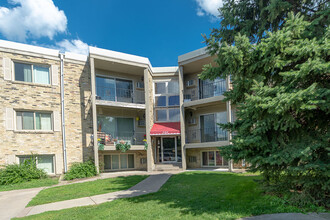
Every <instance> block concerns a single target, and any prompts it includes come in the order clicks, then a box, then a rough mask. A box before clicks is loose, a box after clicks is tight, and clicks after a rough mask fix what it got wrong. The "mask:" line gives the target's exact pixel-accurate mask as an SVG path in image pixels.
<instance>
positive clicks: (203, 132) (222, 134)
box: [186, 127, 228, 144]
mask: <svg viewBox="0 0 330 220" xmlns="http://www.w3.org/2000/svg"><path fill="white" fill-rule="evenodd" d="M227 140H228V135H227V131H226V130H222V129H220V128H215V127H210V128H202V129H190V130H187V131H186V143H188V144H190V143H205V142H214V141H227Z"/></svg>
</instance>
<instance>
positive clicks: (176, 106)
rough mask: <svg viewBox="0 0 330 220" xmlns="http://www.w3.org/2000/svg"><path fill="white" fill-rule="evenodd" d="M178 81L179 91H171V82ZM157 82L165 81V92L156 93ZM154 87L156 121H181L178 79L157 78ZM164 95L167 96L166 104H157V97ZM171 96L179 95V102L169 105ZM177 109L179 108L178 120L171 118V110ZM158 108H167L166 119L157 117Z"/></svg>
mask: <svg viewBox="0 0 330 220" xmlns="http://www.w3.org/2000/svg"><path fill="white" fill-rule="evenodd" d="M171 82H176V83H177V88H178V92H177V93H172V92H171V93H169V83H171ZM157 83H165V93H156V84H157ZM153 88H154V110H155V114H154V119H155V121H156V122H179V121H180V86H179V80H178V79H168V80H156V81H154V82H153ZM161 96H164V97H165V106H157V105H156V104H157V103H156V100H157V98H159V97H161ZM171 96H178V97H179V103H178V104H177V105H169V98H170V97H171ZM173 109H177V110H179V119H178V120H170V110H173ZM157 110H165V111H166V120H158V118H157Z"/></svg>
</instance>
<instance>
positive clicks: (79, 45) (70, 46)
mask: <svg viewBox="0 0 330 220" xmlns="http://www.w3.org/2000/svg"><path fill="white" fill-rule="evenodd" d="M56 45H57V46H58V47H59V49H60V50H64V51H68V52H72V53H78V54H84V55H88V44H86V43H84V42H82V41H81V40H79V39H77V40H68V39H65V40H63V41H61V42H58V43H56Z"/></svg>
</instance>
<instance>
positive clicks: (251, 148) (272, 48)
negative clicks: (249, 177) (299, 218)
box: [201, 0, 330, 205]
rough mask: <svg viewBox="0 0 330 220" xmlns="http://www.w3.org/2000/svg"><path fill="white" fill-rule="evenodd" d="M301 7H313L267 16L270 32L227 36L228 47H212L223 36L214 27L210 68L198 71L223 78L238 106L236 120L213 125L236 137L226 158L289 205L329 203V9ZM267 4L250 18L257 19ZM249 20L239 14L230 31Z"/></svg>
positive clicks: (228, 97) (228, 95)
mask: <svg viewBox="0 0 330 220" xmlns="http://www.w3.org/2000/svg"><path fill="white" fill-rule="evenodd" d="M241 2H245V1H240V2H239V3H238V4H240V3H241ZM252 2H253V1H252ZM258 2H259V1H258ZM271 2H272V4H275V3H276V2H279V1H276V0H274V1H271ZM290 2H291V3H294V2H296V3H297V4H299V3H300V1H294V2H293V1H287V2H286V4H291V3H290ZM307 2H308V4H309V3H310V4H314V5H315V8H314V9H313V11H312V12H311V13H310V14H308V15H305V16H302V15H301V14H300V13H298V14H294V13H290V14H287V13H286V15H285V16H282V15H279V14H276V13H275V12H274V13H275V14H274V17H276V16H277V18H276V19H275V20H274V22H275V21H277V26H276V25H275V24H274V25H275V26H274V27H277V28H275V29H271V28H264V29H262V28H261V26H258V25H256V26H254V28H255V29H256V30H255V31H256V32H249V33H248V32H244V31H242V32H241V31H240V30H239V29H237V30H236V29H235V31H232V32H231V35H230V36H231V37H232V39H233V42H234V44H231V43H230V44H227V43H226V42H223V43H222V44H215V42H216V41H217V40H216V38H217V39H218V40H219V39H220V38H221V37H224V38H225V35H221V34H219V33H221V30H222V29H221V28H220V30H219V31H220V32H218V34H219V35H217V36H214V38H213V42H211V41H209V42H208V43H210V44H208V46H209V48H211V50H210V51H211V54H217V58H216V60H215V61H216V63H217V66H214V67H212V66H211V65H207V66H205V68H204V72H203V74H202V75H201V78H203V79H205V78H209V79H214V78H216V77H219V76H220V77H227V76H228V75H231V79H232V83H233V89H232V90H231V91H228V92H226V93H225V96H226V100H229V101H231V102H232V104H233V105H234V106H235V107H236V109H238V112H237V118H238V120H236V121H235V122H234V123H232V124H226V125H221V126H222V127H223V128H225V129H229V130H230V131H232V132H235V134H236V135H235V136H234V138H233V140H232V145H229V146H226V147H224V148H223V149H222V153H223V154H224V155H225V156H226V157H228V158H232V159H234V160H236V161H237V160H240V159H243V158H245V159H246V161H247V162H249V163H250V164H251V167H250V168H251V170H252V171H260V172H261V173H262V175H263V177H264V183H265V186H266V187H267V188H268V189H269V190H272V191H273V192H276V193H277V194H281V195H287V196H288V198H289V200H290V201H293V202H296V203H298V204H302V205H303V204H304V203H306V201H309V202H312V203H314V204H317V205H329V203H328V198H329V188H330V180H329V174H330V173H329V172H330V171H329V170H330V163H329V162H330V161H329V150H330V148H329V142H330V132H329V127H330V126H329V125H330V117H329V113H330V77H329V72H330V63H329V59H330V56H329V55H330V53H329V51H330V44H329V36H330V28H329V23H330V22H329V21H330V20H329V19H324V18H327V16H328V15H329V8H328V3H320V2H315V1H307ZM232 4H236V3H235V2H233V3H232ZM227 6H228V4H227V5H226V4H225V7H224V8H222V9H221V11H224V10H229V9H226V7H227ZM251 7H252V6H251ZM253 7H254V6H253ZM253 7H252V8H253ZM267 7H270V5H267V6H263V7H262V8H259V9H258V10H259V12H258V13H259V14H258V13H257V14H255V15H254V16H261V17H262V15H261V14H260V13H261V11H265V10H268V9H267ZM306 7H307V6H306ZM247 10H248V9H247ZM228 13H229V12H228V11H227V12H226V14H227V15H226V16H229V15H228ZM303 14H305V13H303ZM225 19H230V16H229V17H227V18H225ZM250 19H251V18H250V17H243V18H242V19H241V21H237V22H238V23H239V25H238V26H242V25H244V24H245V23H248V22H254V21H250ZM270 24H272V23H270ZM265 30H269V31H271V32H265ZM274 30H276V31H274ZM259 31H261V32H260V33H263V34H261V35H260V36H259V38H260V39H258V41H254V44H251V42H253V41H252V40H251V36H252V35H253V34H252V35H251V33H254V34H256V33H258V32H259ZM240 33H242V34H240ZM227 34H228V33H227ZM214 45H215V46H214Z"/></svg>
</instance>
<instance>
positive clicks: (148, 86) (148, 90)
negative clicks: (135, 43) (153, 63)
mask: <svg viewBox="0 0 330 220" xmlns="http://www.w3.org/2000/svg"><path fill="white" fill-rule="evenodd" d="M150 77H151V76H150V73H149V69H145V70H144V89H145V103H146V112H145V114H146V136H147V144H148V149H147V171H148V172H151V171H152V170H153V164H154V160H153V154H152V142H151V136H150V130H151V127H152V125H153V103H152V97H153V95H152V94H153V89H152V82H150V81H149V80H150Z"/></svg>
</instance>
